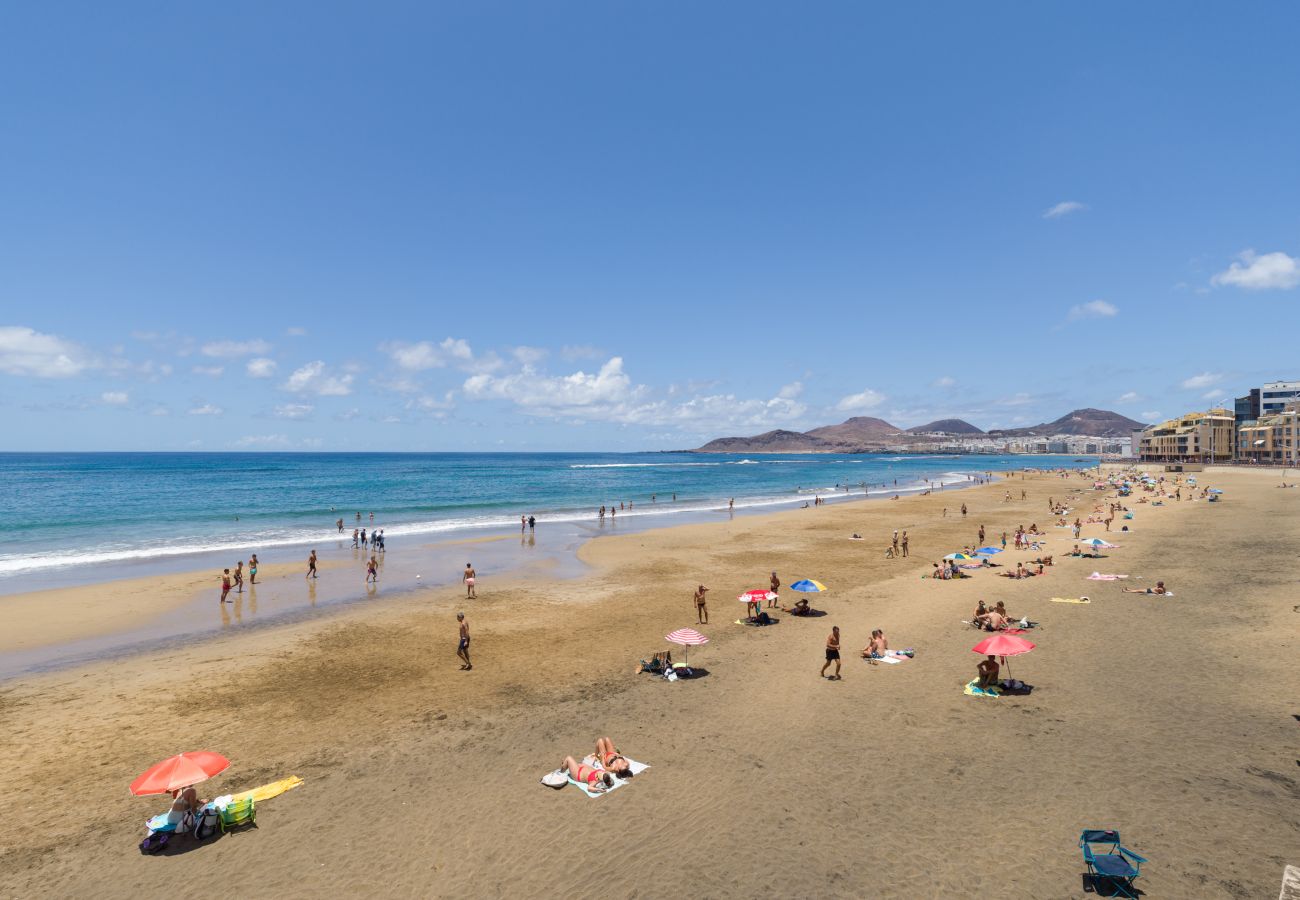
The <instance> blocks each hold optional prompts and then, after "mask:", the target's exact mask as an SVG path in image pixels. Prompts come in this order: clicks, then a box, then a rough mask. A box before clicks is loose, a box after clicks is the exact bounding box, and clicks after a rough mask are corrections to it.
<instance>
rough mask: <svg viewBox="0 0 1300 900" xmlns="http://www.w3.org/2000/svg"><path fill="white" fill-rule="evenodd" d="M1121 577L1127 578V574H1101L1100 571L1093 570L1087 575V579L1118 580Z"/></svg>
mask: <svg viewBox="0 0 1300 900" xmlns="http://www.w3.org/2000/svg"><path fill="white" fill-rule="evenodd" d="M1121 578H1128V576H1127V575H1102V574H1101V573H1100V572H1093V573H1092V574H1091V575H1089V576H1088V580H1089V581H1119V580H1120V579H1121Z"/></svg>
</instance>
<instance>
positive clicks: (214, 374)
mask: <svg viewBox="0 0 1300 900" xmlns="http://www.w3.org/2000/svg"><path fill="white" fill-rule="evenodd" d="M190 371H191V372H193V373H194V374H195V375H207V376H209V377H211V378H220V377H221V373H222V372H224V371H226V367H225V366H194V367H193V368H191V369H190Z"/></svg>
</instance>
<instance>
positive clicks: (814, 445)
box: [696, 429, 836, 453]
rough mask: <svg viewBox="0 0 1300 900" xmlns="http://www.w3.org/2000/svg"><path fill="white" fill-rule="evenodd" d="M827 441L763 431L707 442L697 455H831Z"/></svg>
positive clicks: (794, 432)
mask: <svg viewBox="0 0 1300 900" xmlns="http://www.w3.org/2000/svg"><path fill="white" fill-rule="evenodd" d="M835 450H836V447H835V445H834V444H831V443H830V442H828V441H823V440H822V439H821V438H817V437H813V436H812V435H810V434H801V433H799V432H798V431H782V430H780V429H777V430H776V431H765V432H763V433H762V434H756V435H754V436H753V437H725V438H718V439H717V440H714V441H709V442H708V443H707V444H705V445H704V446H703V447H700V448H699V449H698V450H697V451H696V452H698V453H833V452H835Z"/></svg>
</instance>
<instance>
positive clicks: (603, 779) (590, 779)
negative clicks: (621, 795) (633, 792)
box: [560, 756, 614, 793]
mask: <svg viewBox="0 0 1300 900" xmlns="http://www.w3.org/2000/svg"><path fill="white" fill-rule="evenodd" d="M560 768H561V769H563V770H564V771H565V772H568V773H569V777H570V778H572V779H573V780H574V781H576V782H578V783H579V784H585V785H586V786H587V790H589V791H592V792H594V793H600V792H601V791H607V790H609V789H610V788H612V787H613V786H614V776H613V775H612V774H611V773H609V772H606V771H605V770H604V769H602V768H600V767H598V766H589V765H587V764H586V763H580V762H578V761H577V760H576V759H574V758H573V757H572V756H566V757H564V762H563V763H561V764H560Z"/></svg>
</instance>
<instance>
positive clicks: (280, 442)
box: [230, 434, 292, 450]
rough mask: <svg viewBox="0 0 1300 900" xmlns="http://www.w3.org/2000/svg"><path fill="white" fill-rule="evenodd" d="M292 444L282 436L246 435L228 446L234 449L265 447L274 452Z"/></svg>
mask: <svg viewBox="0 0 1300 900" xmlns="http://www.w3.org/2000/svg"><path fill="white" fill-rule="evenodd" d="M291 444H292V442H291V441H290V440H289V438H288V437H287V436H285V435H283V434H247V435H244V436H243V437H241V438H239V439H238V440H234V441H231V442H230V446H231V447H234V448H236V449H241V450H242V449H248V448H250V447H265V448H267V449H271V450H275V449H282V448H285V447H289V446H290V445H291Z"/></svg>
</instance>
